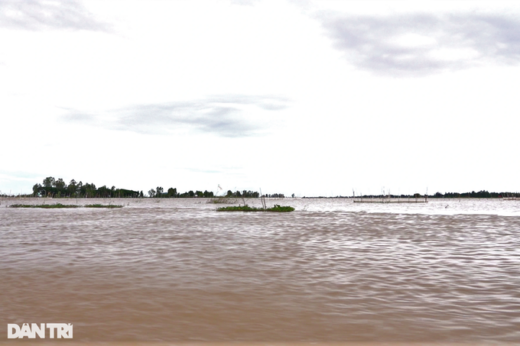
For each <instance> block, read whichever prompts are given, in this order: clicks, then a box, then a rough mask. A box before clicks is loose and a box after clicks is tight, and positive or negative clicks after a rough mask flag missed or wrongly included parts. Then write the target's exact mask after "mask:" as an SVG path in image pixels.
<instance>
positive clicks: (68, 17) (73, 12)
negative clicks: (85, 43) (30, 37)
mask: <svg viewBox="0 0 520 346" xmlns="http://www.w3.org/2000/svg"><path fill="white" fill-rule="evenodd" d="M0 27H4V28H12V29H21V30H48V29H55V30H64V29H65V30H88V31H109V30H110V27H109V25H108V24H106V23H103V22H100V21H98V20H97V19H95V18H94V16H93V15H92V14H91V13H90V12H89V11H87V9H86V8H85V7H84V6H83V5H82V4H81V3H80V2H79V1H76V0H52V1H50V0H23V1H20V0H0Z"/></svg>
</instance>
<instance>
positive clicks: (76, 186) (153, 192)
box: [32, 177, 285, 198]
mask: <svg viewBox="0 0 520 346" xmlns="http://www.w3.org/2000/svg"><path fill="white" fill-rule="evenodd" d="M32 195H33V196H34V197H54V198H60V197H79V198H95V197H97V198H116V197H117V198H143V197H150V198H196V197H205V198H213V197H215V196H216V195H215V193H213V192H212V191H208V190H204V191H200V190H196V191H193V190H190V191H187V192H182V193H181V192H178V191H177V188H174V187H170V188H169V189H167V190H165V189H164V188H163V187H161V186H157V187H156V188H152V189H150V190H148V193H147V195H146V196H145V194H144V193H143V191H135V190H129V189H121V188H116V187H115V186H112V187H107V186H106V185H103V186H101V187H96V185H95V184H94V183H83V182H82V181H80V182H77V181H76V180H75V179H72V180H71V181H70V182H69V183H68V184H67V183H66V182H65V181H64V180H63V179H62V178H58V179H55V178H54V177H47V178H45V179H43V182H42V183H41V184H34V186H33V194H32ZM225 197H235V198H237V197H244V198H258V197H260V194H259V193H258V192H256V191H250V190H249V191H247V190H243V191H242V192H241V191H238V190H237V191H235V192H233V191H231V190H228V191H227V193H226V195H225ZM263 197H271V198H284V197H285V196H284V195H283V194H281V193H275V194H266V195H263Z"/></svg>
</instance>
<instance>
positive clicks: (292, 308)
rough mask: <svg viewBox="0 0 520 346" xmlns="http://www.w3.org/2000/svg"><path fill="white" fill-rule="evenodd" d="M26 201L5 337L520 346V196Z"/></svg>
mask: <svg viewBox="0 0 520 346" xmlns="http://www.w3.org/2000/svg"><path fill="white" fill-rule="evenodd" d="M41 201H42V199H26V200H25V201H22V202H23V203H41ZM56 201H57V200H54V201H49V200H47V201H46V203H54V202H56ZM16 202H20V200H14V199H5V198H4V199H0V342H2V341H5V340H6V325H7V324H8V323H17V324H20V325H21V324H22V323H52V322H63V323H73V325H74V341H77V342H83V341H107V342H116V341H118V342H119V341H132V342H138V341H146V342H154V341H161V342H258V341H262V342H338V341H340V342H376V343H377V342H412V343H416V342H442V343H467V344H472V343H475V342H510V343H520V213H519V211H520V201H518V202H515V201H508V202H509V204H508V203H506V202H505V201H494V202H493V201H485V200H482V201H478V200H472V201H469V200H468V201H462V202H455V201H433V202H430V203H429V204H428V205H414V206H406V205H399V206H389V205H384V206H383V205H381V206H378V205H363V206H359V205H354V204H353V203H352V202H351V201H349V200H340V199H338V200H318V199H316V200H308V199H307V200H303V199H295V200H292V199H286V200H285V201H281V202H280V201H269V203H270V204H274V203H277V204H289V205H293V206H295V207H296V211H295V212H293V213H282V214H275V213H273V214H271V213H251V214H250V213H218V212H216V211H215V208H216V206H215V205H212V204H207V203H205V200H202V199H200V200H197V199H193V200H151V199H142V200H135V199H121V200H111V201H110V200H88V203H96V202H97V203H99V202H100V203H109V202H111V203H113V204H118V203H119V204H125V207H124V208H122V209H112V210H105V209H95V210H93V209H85V208H78V209H53V210H44V209H14V208H6V206H8V205H9V204H14V203H16ZM59 202H61V203H70V204H76V203H78V204H85V203H87V202H85V201H84V200H78V201H77V200H66V199H62V200H59ZM254 203H256V201H255V202H253V204H254ZM457 203H458V204H457ZM514 203H516V204H514ZM258 204H259V202H258ZM446 205H448V207H446ZM2 325H3V326H2Z"/></svg>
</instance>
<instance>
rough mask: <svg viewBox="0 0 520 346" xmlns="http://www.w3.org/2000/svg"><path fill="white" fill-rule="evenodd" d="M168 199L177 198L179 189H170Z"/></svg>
mask: <svg viewBox="0 0 520 346" xmlns="http://www.w3.org/2000/svg"><path fill="white" fill-rule="evenodd" d="M168 197H170V198H171V197H177V188H173V187H170V188H169V189H168Z"/></svg>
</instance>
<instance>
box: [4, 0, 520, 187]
mask: <svg viewBox="0 0 520 346" xmlns="http://www.w3.org/2000/svg"><path fill="white" fill-rule="evenodd" d="M519 63H520V4H519V3H518V2H514V1H504V2H500V1H496V0H494V1H485V2H478V1H460V2H455V1H435V2H427V1H414V2H411V1H403V2H399V1H388V0H385V1H312V0H308V1H296V0H293V1H285V0H276V1H264V0H219V1H198V0H197V1H181V0H178V1H173V0H171V1H168V0H162V1H148V0H147V1H122V0H103V1H77V0H49V1H40V0H27V1H19V0H0V95H1V102H0V144H1V145H2V148H1V149H0V191H1V192H2V193H9V192H11V193H20V192H21V193H29V192H31V191H32V186H33V185H34V184H35V183H41V181H42V180H43V178H45V177H47V176H53V177H55V178H60V177H61V178H63V179H64V180H65V181H66V182H69V181H70V180H71V179H73V178H74V179H76V180H77V181H79V180H81V181H83V182H84V183H85V182H94V183H95V184H96V185H98V186H101V185H105V184H106V185H107V186H109V187H110V186H112V185H115V186H116V187H121V188H128V189H134V190H144V191H145V192H146V191H148V190H149V189H150V188H155V187H156V186H162V187H164V188H165V189H167V188H169V187H177V189H178V190H180V191H186V190H190V189H193V190H195V189H197V190H205V189H207V190H211V191H216V189H217V186H218V184H220V185H221V186H222V187H223V188H224V189H225V190H228V189H231V190H236V189H240V190H244V189H246V190H256V191H258V190H259V189H260V188H261V189H262V191H263V192H264V193H265V192H267V193H275V192H279V193H285V194H286V195H290V194H292V193H295V194H296V195H297V196H316V195H323V196H336V195H351V194H352V190H353V189H355V190H356V191H357V192H358V193H359V192H361V193H366V194H368V193H379V192H380V191H381V189H382V188H384V189H385V190H386V191H388V190H390V191H391V192H392V193H415V192H419V193H424V192H426V189H428V192H429V193H435V192H437V191H440V192H448V191H453V192H463V191H471V190H477V191H478V190H483V189H485V190H490V191H520V175H519V172H520V164H519V158H518V151H519V137H518V133H519V126H518V124H520V121H519V120H518V119H520V114H519V102H520V101H519V100H520V96H518V90H519V81H520V64H519Z"/></svg>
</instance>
